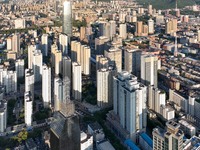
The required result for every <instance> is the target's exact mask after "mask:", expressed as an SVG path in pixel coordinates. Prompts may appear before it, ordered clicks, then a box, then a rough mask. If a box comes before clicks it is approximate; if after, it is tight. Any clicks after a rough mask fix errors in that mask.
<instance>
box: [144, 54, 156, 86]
mask: <svg viewBox="0 0 200 150" xmlns="http://www.w3.org/2000/svg"><path fill="white" fill-rule="evenodd" d="M158 69H160V60H159V59H158V57H157V56H155V55H142V56H141V81H142V83H144V84H145V85H154V87H157V86H158V85H157V84H158V83H157V81H158V73H157V71H158Z"/></svg>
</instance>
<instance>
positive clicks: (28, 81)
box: [25, 69, 35, 100]
mask: <svg viewBox="0 0 200 150" xmlns="http://www.w3.org/2000/svg"><path fill="white" fill-rule="evenodd" d="M34 83H35V82H34V73H33V69H26V70H25V92H29V91H30V93H31V97H32V100H34Z"/></svg>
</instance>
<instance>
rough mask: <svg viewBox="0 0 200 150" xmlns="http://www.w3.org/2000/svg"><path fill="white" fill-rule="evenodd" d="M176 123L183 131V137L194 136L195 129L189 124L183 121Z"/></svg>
mask: <svg viewBox="0 0 200 150" xmlns="http://www.w3.org/2000/svg"><path fill="white" fill-rule="evenodd" d="M178 123H179V124H180V128H181V130H183V131H184V133H185V135H188V136H190V137H193V136H195V135H196V127H195V126H193V125H192V124H191V123H188V122H187V121H185V120H182V119H181V120H179V121H178Z"/></svg>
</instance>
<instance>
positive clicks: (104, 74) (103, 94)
mask: <svg viewBox="0 0 200 150" xmlns="http://www.w3.org/2000/svg"><path fill="white" fill-rule="evenodd" d="M115 73H116V70H114V69H113V67H109V68H102V69H100V70H97V105H98V106H99V107H101V108H104V107H109V106H112V104H113V91H112V89H113V82H112V81H113V76H114V75H115Z"/></svg>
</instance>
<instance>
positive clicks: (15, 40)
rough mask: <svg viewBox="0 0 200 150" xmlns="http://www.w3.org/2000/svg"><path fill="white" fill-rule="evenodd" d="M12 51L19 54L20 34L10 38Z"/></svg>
mask: <svg viewBox="0 0 200 150" xmlns="http://www.w3.org/2000/svg"><path fill="white" fill-rule="evenodd" d="M12 51H13V52H16V53H17V55H19V54H20V34H19V33H17V34H14V35H13V37H12Z"/></svg>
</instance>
